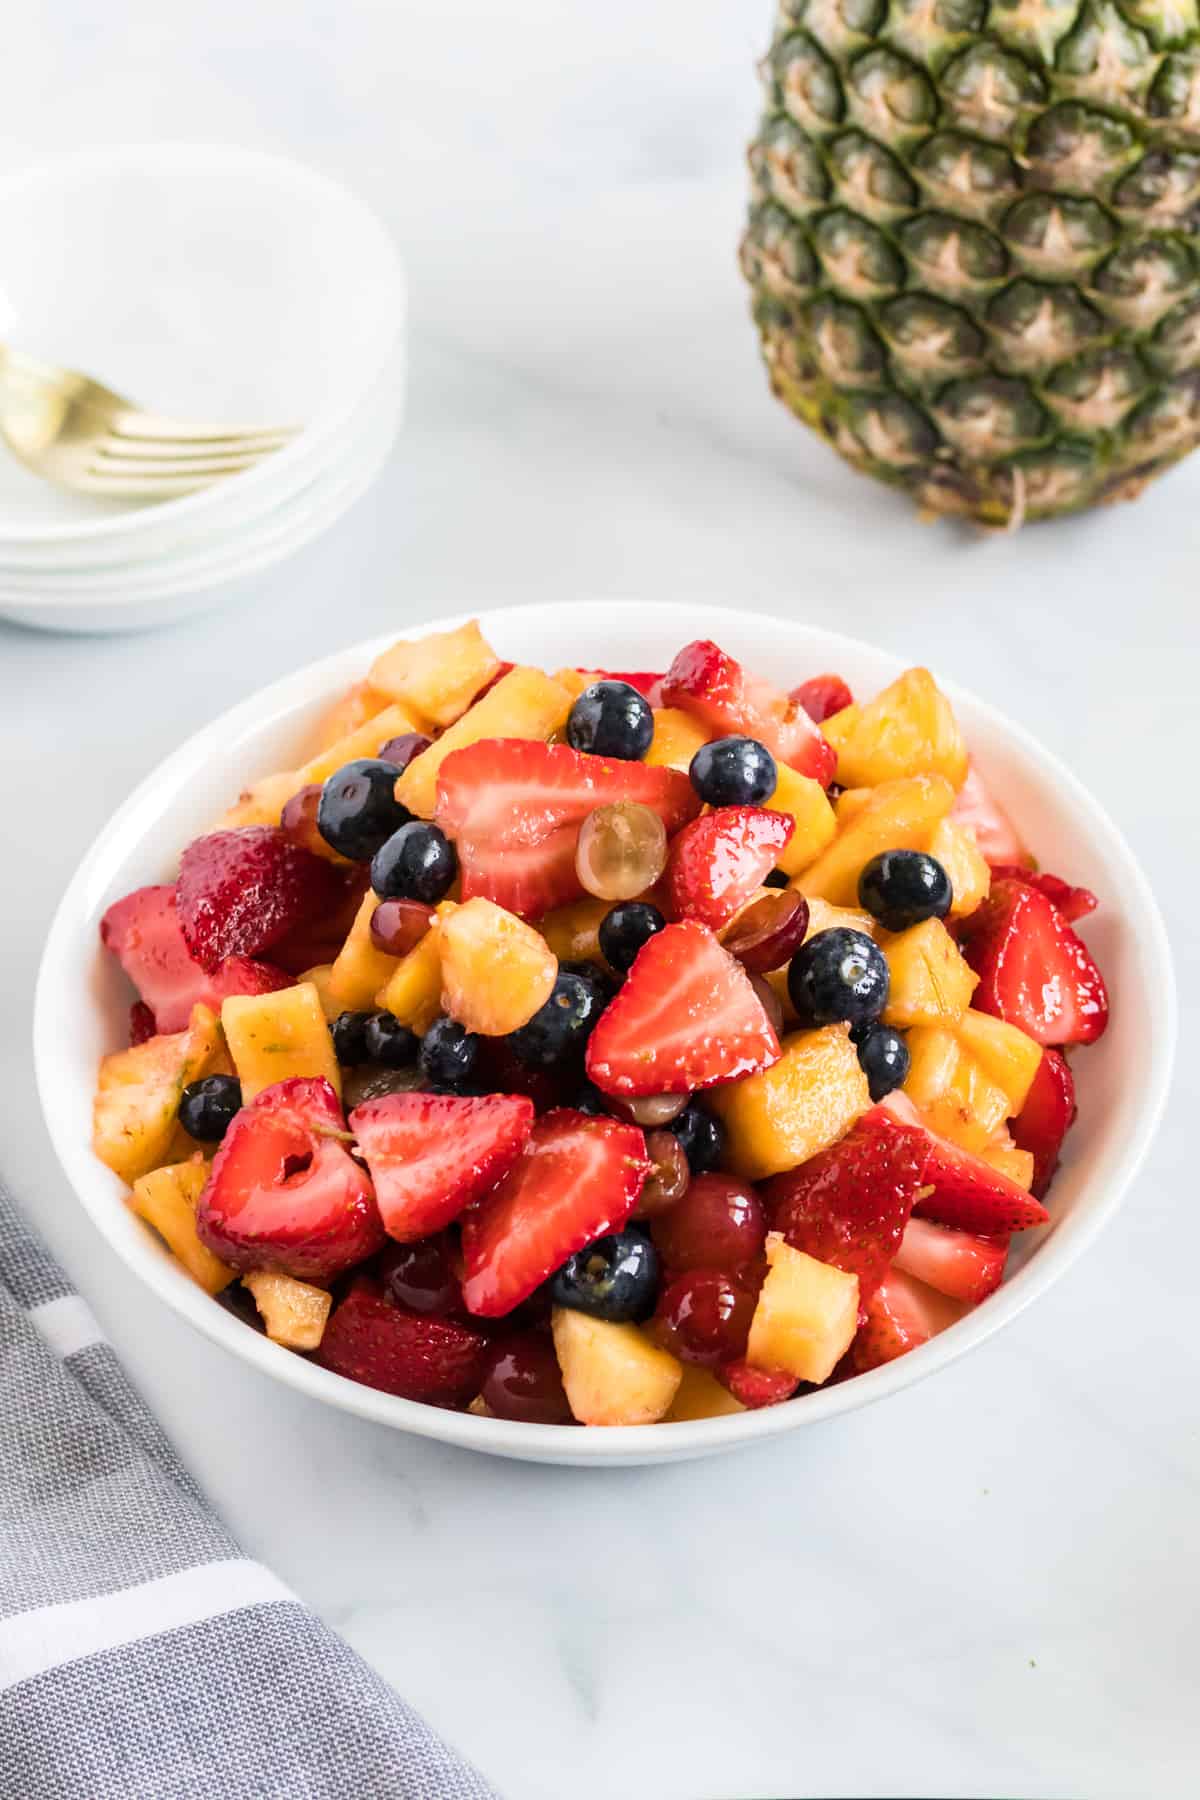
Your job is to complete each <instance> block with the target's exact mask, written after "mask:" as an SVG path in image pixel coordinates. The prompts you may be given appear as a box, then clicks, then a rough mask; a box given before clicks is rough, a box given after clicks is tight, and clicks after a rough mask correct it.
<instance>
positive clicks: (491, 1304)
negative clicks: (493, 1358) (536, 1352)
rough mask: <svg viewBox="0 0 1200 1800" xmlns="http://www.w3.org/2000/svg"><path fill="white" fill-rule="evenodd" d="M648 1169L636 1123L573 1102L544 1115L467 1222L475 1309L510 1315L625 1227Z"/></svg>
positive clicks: (466, 1255) (467, 1284) (468, 1274)
mask: <svg viewBox="0 0 1200 1800" xmlns="http://www.w3.org/2000/svg"><path fill="white" fill-rule="evenodd" d="M649 1173H650V1160H649V1158H648V1157H647V1155H646V1146H645V1139H644V1138H643V1136H642V1133H641V1132H640V1131H638V1130H637V1129H636V1128H635V1127H634V1126H632V1125H622V1124H619V1123H618V1122H617V1120H616V1119H601V1118H595V1117H592V1116H590V1115H589V1114H587V1113H578V1112H571V1111H569V1110H567V1109H565V1108H563V1109H561V1110H557V1111H554V1112H549V1113H547V1114H546V1115H545V1117H544V1118H542V1119H539V1120H538V1122H537V1124H536V1125H535V1126H534V1127H533V1131H532V1133H531V1135H530V1136H529V1138H528V1140H527V1142H526V1144H525V1146H524V1149H523V1150H522V1152H521V1156H520V1158H519V1159H518V1161H517V1163H516V1164H515V1166H514V1167H513V1169H512V1171H511V1173H510V1174H509V1175H508V1176H506V1178H505V1179H504V1180H503V1181H502V1182H501V1184H500V1186H499V1187H497V1188H494V1189H493V1190H492V1192H491V1193H490V1194H488V1195H487V1196H486V1197H485V1198H484V1199H483V1200H482V1201H480V1203H479V1205H478V1207H477V1208H476V1209H475V1210H474V1211H473V1212H470V1213H468V1214H467V1216H466V1218H465V1219H464V1220H463V1260H464V1268H465V1273H464V1277H463V1297H464V1299H465V1301H466V1304H467V1306H468V1308H469V1309H470V1311H471V1312H473V1313H479V1314H482V1315H484V1316H485V1317H497V1316H499V1315H501V1314H503V1313H508V1312H511V1311H512V1309H513V1307H514V1306H518V1305H519V1304H520V1303H521V1301H522V1300H525V1299H527V1298H528V1296H529V1295H530V1294H532V1292H533V1290H534V1289H535V1288H536V1287H538V1286H539V1285H540V1284H541V1282H543V1281H544V1280H545V1279H546V1277H547V1275H550V1274H552V1273H553V1271H554V1270H555V1269H558V1268H561V1267H562V1265H563V1263H564V1262H566V1260H567V1258H568V1257H569V1256H573V1255H574V1253H575V1251H576V1250H582V1249H583V1247H584V1245H585V1244H590V1243H592V1242H593V1241H594V1240H595V1239H596V1238H598V1237H604V1236H605V1235H606V1234H607V1233H609V1232H613V1231H619V1230H620V1229H621V1227H622V1226H623V1225H624V1223H625V1221H626V1220H627V1219H628V1218H629V1216H630V1214H631V1213H632V1211H633V1209H634V1206H635V1205H636V1204H637V1197H638V1194H639V1193H640V1192H641V1187H642V1183H643V1181H644V1180H645V1178H646V1176H647V1175H648V1174H649ZM567 1391H568V1393H570V1386H569V1385H568V1389H567Z"/></svg>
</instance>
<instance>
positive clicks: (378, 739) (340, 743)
mask: <svg viewBox="0 0 1200 1800" xmlns="http://www.w3.org/2000/svg"><path fill="white" fill-rule="evenodd" d="M424 726H425V721H424V720H423V719H419V718H418V717H417V716H416V714H415V713H413V712H412V711H411V710H410V709H409V708H408V707H406V706H400V705H397V704H393V705H391V706H385V707H384V709H383V711H382V712H377V713H375V714H374V715H373V716H372V717H371V718H369V719H367V720H366V721H365V722H364V723H363V724H362V725H359V726H357V727H356V728H355V730H353V731H349V732H347V733H346V736H345V737H340V738H338V740H337V742H336V743H333V744H327V745H326V746H325V748H324V750H321V751H318V753H317V755H316V756H313V757H310V758H309V760H308V762H306V763H302V764H301V766H300V767H299V768H298V769H297V770H296V787H298V788H302V787H308V786H309V785H310V784H311V783H313V782H317V781H328V780H329V777H330V776H331V775H332V774H333V773H334V772H335V770H337V769H340V768H342V767H343V766H344V765H345V764H346V763H348V762H357V761H358V759H359V757H360V756H376V755H378V753H379V748H380V745H381V744H386V743H387V741H388V739H389V738H394V737H403V736H404V734H405V732H408V731H423V730H424ZM292 791H293V793H294V792H295V789H293V790H292Z"/></svg>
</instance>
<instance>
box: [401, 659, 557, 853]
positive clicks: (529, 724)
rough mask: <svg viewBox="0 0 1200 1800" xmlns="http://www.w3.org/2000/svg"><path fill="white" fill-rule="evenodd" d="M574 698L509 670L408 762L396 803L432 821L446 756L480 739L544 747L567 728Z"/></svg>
mask: <svg viewBox="0 0 1200 1800" xmlns="http://www.w3.org/2000/svg"><path fill="white" fill-rule="evenodd" d="M573 699H574V696H573V695H571V694H569V693H568V692H567V690H566V688H565V687H563V686H562V685H561V683H559V682H557V681H552V680H551V679H550V677H549V675H544V674H543V673H542V671H541V670H540V669H525V668H517V669H510V670H509V671H508V674H507V675H502V676H501V678H500V680H499V681H498V682H497V683H496V685H495V686H494V687H491V688H489V689H488V691H487V693H486V694H485V695H484V696H483V698H482V699H481V700H477V701H476V702H475V704H474V706H472V707H470V708H468V710H467V711H466V712H465V713H464V714H463V715H462V718H461V719H457V720H456V721H455V723H454V724H453V725H451V726H450V727H449V728H448V729H447V730H446V731H444V732H443V733H442V735H441V737H440V738H438V740H437V742H436V743H434V744H432V745H431V746H430V748H429V749H428V750H425V751H423V752H422V754H421V755H420V756H418V757H415V758H414V759H413V761H412V762H410V763H409V765H408V767H407V769H405V771H404V773H403V775H401V777H400V779H399V781H398V782H397V783H396V798H397V799H398V800H399V802H400V804H401V805H402V806H407V808H408V810H409V812H411V813H416V815H417V816H418V818H421V819H431V818H432V817H433V814H434V809H435V807H436V805H437V778H438V770H439V769H440V768H441V766H442V764H443V762H445V760H446V758H447V757H448V756H449V755H450V753H451V751H453V750H462V749H464V748H465V747H466V746H467V745H468V744H477V743H480V742H481V741H482V740H483V739H484V738H504V737H519V738H539V739H541V741H542V742H543V743H544V742H546V741H547V740H548V739H549V738H551V737H553V735H554V733H555V732H556V731H561V729H562V727H563V726H564V725H565V724H566V722H567V714H568V713H569V712H570V710H571V704H572V701H573Z"/></svg>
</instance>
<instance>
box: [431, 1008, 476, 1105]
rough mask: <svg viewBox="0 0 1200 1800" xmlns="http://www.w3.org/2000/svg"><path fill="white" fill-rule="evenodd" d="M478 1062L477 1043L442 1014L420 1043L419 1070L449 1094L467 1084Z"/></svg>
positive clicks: (462, 1026) (463, 1029) (455, 1022)
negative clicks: (447, 1090)
mask: <svg viewBox="0 0 1200 1800" xmlns="http://www.w3.org/2000/svg"><path fill="white" fill-rule="evenodd" d="M478 1058H479V1039H478V1038H477V1037H476V1036H475V1035H474V1033H473V1032H470V1031H468V1030H467V1029H466V1027H465V1026H464V1025H460V1024H459V1023H458V1021H457V1019H448V1018H447V1017H446V1015H445V1014H444V1013H443V1015H442V1016H441V1018H440V1019H435V1020H434V1021H433V1024H432V1025H431V1026H430V1027H429V1030H428V1031H427V1032H426V1033H425V1036H424V1037H423V1038H422V1040H421V1068H422V1070H423V1071H424V1073H425V1076H426V1078H427V1079H428V1080H429V1081H431V1082H432V1083H433V1084H434V1086H435V1087H438V1088H443V1089H449V1091H450V1092H451V1093H453V1092H455V1091H461V1090H462V1089H463V1088H465V1087H466V1086H467V1085H468V1084H469V1082H470V1080H471V1077H472V1075H473V1074H474V1073H475V1064H476V1062H477V1060H478Z"/></svg>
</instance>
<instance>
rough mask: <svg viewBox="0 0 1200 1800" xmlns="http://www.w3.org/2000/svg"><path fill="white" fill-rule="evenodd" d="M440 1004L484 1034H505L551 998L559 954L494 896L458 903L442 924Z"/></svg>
mask: <svg viewBox="0 0 1200 1800" xmlns="http://www.w3.org/2000/svg"><path fill="white" fill-rule="evenodd" d="M441 963H442V1007H443V1010H444V1011H446V1012H448V1013H449V1014H450V1016H451V1018H452V1019H457V1020H458V1022H459V1024H460V1025H465V1026H466V1028H467V1030H468V1031H475V1032H478V1033H479V1035H480V1036H481V1037H507V1036H508V1034H509V1032H510V1031H519V1030H520V1028H521V1026H522V1025H528V1023H529V1021H530V1019H532V1017H533V1015H534V1013H535V1012H538V1011H540V1009H541V1008H542V1007H543V1006H544V1005H545V1003H546V1001H547V1000H548V999H549V998H550V994H551V991H552V989H553V987H554V982H555V979H556V977H557V975H558V959H557V957H556V956H555V954H554V952H553V951H552V950H551V948H550V946H549V945H548V944H547V942H546V940H545V938H544V937H543V936H542V935H541V933H540V932H539V931H535V930H534V928H533V926H532V925H527V924H526V923H525V921H524V919H518V918H517V916H516V914H515V913H510V912H507V911H506V910H505V908H504V907H503V906H497V905H495V903H494V902H493V901H491V900H482V899H475V900H468V901H467V902H466V904H465V905H463V906H456V907H455V908H454V910H453V912H452V914H451V915H450V916H449V917H448V918H446V919H445V920H444V921H443V922H442V925H441Z"/></svg>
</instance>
